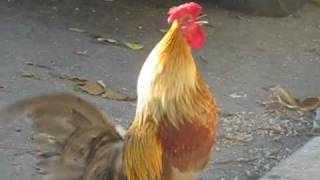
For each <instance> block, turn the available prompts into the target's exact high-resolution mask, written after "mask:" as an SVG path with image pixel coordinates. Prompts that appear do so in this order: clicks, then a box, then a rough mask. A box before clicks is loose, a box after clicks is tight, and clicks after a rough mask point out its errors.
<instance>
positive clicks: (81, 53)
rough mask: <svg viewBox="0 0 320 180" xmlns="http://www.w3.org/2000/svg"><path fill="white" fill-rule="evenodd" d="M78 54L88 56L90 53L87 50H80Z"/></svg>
mask: <svg viewBox="0 0 320 180" xmlns="http://www.w3.org/2000/svg"><path fill="white" fill-rule="evenodd" d="M76 54H78V55H82V56H85V55H88V51H87V50H78V51H76Z"/></svg>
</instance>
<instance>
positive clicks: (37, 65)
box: [23, 61, 52, 70]
mask: <svg viewBox="0 0 320 180" xmlns="http://www.w3.org/2000/svg"><path fill="white" fill-rule="evenodd" d="M23 64H25V65H27V66H34V67H38V68H43V69H47V70H52V68H51V67H49V66H46V65H41V64H35V63H33V62H31V61H24V62H23Z"/></svg>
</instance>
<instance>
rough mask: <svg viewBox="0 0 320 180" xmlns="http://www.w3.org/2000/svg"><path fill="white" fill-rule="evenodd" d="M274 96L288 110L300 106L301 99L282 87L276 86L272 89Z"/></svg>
mask: <svg viewBox="0 0 320 180" xmlns="http://www.w3.org/2000/svg"><path fill="white" fill-rule="evenodd" d="M270 90H271V91H272V92H273V94H274V96H275V97H277V98H278V100H279V102H280V103H281V104H282V105H284V106H286V107H287V108H290V109H292V108H296V107H297V106H298V102H299V99H298V98H297V97H295V96H293V95H292V94H291V93H290V92H289V91H287V90H285V89H283V88H282V87H280V86H275V87H272V88H271V89H270Z"/></svg>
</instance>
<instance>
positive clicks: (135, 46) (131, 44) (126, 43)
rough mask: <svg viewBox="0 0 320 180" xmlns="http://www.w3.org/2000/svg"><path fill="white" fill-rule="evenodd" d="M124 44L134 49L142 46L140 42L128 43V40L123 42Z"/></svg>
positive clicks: (139, 48) (136, 49)
mask: <svg viewBox="0 0 320 180" xmlns="http://www.w3.org/2000/svg"><path fill="white" fill-rule="evenodd" d="M124 45H125V46H127V47H128V48H130V49H132V50H135V51H138V50H141V49H143V47H144V46H143V45H142V44H139V43H130V42H124Z"/></svg>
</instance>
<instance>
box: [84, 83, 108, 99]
mask: <svg viewBox="0 0 320 180" xmlns="http://www.w3.org/2000/svg"><path fill="white" fill-rule="evenodd" d="M78 87H79V89H81V90H82V91H84V92H86V93H88V94H91V95H94V96H99V95H102V94H103V93H104V92H105V89H104V87H103V86H102V85H101V84H100V83H98V82H90V81H88V82H85V84H84V85H78Z"/></svg>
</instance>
